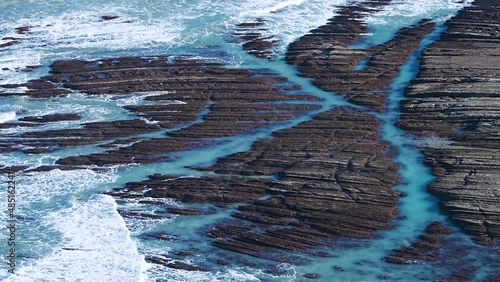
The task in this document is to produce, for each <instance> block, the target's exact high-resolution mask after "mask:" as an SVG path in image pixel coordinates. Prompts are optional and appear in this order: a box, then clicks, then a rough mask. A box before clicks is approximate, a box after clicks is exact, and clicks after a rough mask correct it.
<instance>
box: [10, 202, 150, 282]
mask: <svg viewBox="0 0 500 282" xmlns="http://www.w3.org/2000/svg"><path fill="white" fill-rule="evenodd" d="M43 221H44V222H43V224H45V225H47V226H52V228H53V229H55V230H57V231H59V232H60V233H61V235H62V238H63V242H61V243H60V244H59V245H58V246H54V251H53V252H52V253H51V254H49V255H47V256H45V257H43V258H41V259H39V260H36V261H34V262H30V263H29V264H28V265H26V266H23V267H21V268H20V269H19V270H18V271H17V274H16V275H14V276H12V277H10V278H8V279H6V281H131V282H132V281H134V282H136V281H144V279H145V276H144V274H143V273H144V271H146V268H147V264H146V262H145V261H144V257H143V256H142V255H140V254H139V253H138V251H137V248H136V244H135V242H134V241H132V240H131V238H130V233H129V231H128V229H127V228H126V226H125V222H124V221H123V219H122V218H121V216H120V215H119V214H118V212H117V211H116V203H115V201H114V200H113V198H112V197H110V196H106V195H98V196H96V197H94V198H93V199H91V200H89V201H88V202H79V201H76V200H74V201H73V203H72V206H71V207H70V208H67V209H63V210H59V211H57V212H53V213H50V214H49V215H47V216H46V217H44V219H43Z"/></svg>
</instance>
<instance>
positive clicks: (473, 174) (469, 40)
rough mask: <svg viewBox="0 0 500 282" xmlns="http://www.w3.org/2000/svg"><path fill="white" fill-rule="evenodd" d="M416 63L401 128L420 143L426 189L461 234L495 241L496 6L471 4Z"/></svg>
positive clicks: (498, 215) (498, 217)
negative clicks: (430, 178)
mask: <svg viewBox="0 0 500 282" xmlns="http://www.w3.org/2000/svg"><path fill="white" fill-rule="evenodd" d="M474 4H475V5H474V6H470V7H467V8H465V9H464V10H462V11H460V12H459V13H458V14H457V15H456V16H455V17H453V18H452V19H450V20H449V21H448V22H447V23H446V25H447V26H448V30H447V31H446V32H445V33H444V34H443V35H442V36H441V38H440V39H439V40H438V41H436V42H435V43H434V44H432V45H431V46H430V47H429V48H427V49H426V50H425V51H424V52H423V54H422V57H421V68H420V72H419V74H418V76H417V78H416V79H414V80H413V81H412V82H411V85H410V86H409V87H408V88H407V89H406V94H405V95H406V99H405V100H404V101H402V103H401V111H402V114H401V122H400V126H401V127H402V128H403V129H404V130H406V131H407V132H409V133H411V134H414V135H416V136H418V137H419V138H422V139H423V141H422V142H420V145H421V147H422V149H423V153H424V155H425V162H426V163H427V164H428V165H429V166H431V167H432V168H433V173H434V175H436V176H437V177H438V180H437V181H436V182H434V183H432V184H431V185H430V186H429V190H430V191H431V192H432V193H433V194H434V195H436V196H438V197H439V199H440V200H441V205H442V207H443V208H444V210H446V211H447V212H448V213H449V214H450V215H451V217H452V219H453V220H454V221H455V222H456V223H457V224H458V225H459V226H461V227H462V228H463V229H464V230H465V231H466V232H467V233H469V234H470V235H472V236H473V237H474V238H475V239H476V240H477V241H478V242H480V243H483V244H488V243H489V242H490V241H491V240H497V239H498V238H499V237H500V202H499V200H498V199H499V196H500V135H499V132H500V114H499V113H500V94H499V89H500V81H499V80H498V77H500V56H499V55H498V54H500V24H499V23H500V3H499V2H498V1H488V0H477V1H475V3H474Z"/></svg>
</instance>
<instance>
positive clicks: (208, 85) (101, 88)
mask: <svg viewBox="0 0 500 282" xmlns="http://www.w3.org/2000/svg"><path fill="white" fill-rule="evenodd" d="M51 72H52V73H53V75H51V76H49V77H45V78H42V79H39V80H36V81H30V82H28V83H26V84H23V85H3V87H4V88H7V89H9V88H15V87H20V86H24V87H27V88H28V91H26V92H25V93H14V94H12V95H24V96H29V97H31V98H41V97H43V98H45V97H53V96H54V95H55V96H58V95H59V94H60V93H61V92H64V93H71V92H72V91H79V92H84V93H86V94H88V95H103V94H104V95H112V96H113V97H116V99H119V98H120V97H123V96H125V97H129V95H145V96H144V97H145V98H144V99H145V103H139V104H136V105H126V106H124V108H125V109H127V110H128V111H130V112H131V113H133V114H135V115H137V116H139V117H140V118H141V119H133V120H120V121H112V122H95V123H84V124H82V128H78V129H68V130H50V131H36V132H27V133H25V134H22V135H12V136H9V139H7V140H6V141H5V142H6V143H5V146H6V148H8V149H6V150H15V147H13V144H15V145H18V146H19V145H22V146H23V147H26V146H29V147H30V148H29V149H24V150H23V151H25V152H27V153H33V154H35V153H45V152H48V151H54V150H58V149H61V148H65V147H72V146H81V145H92V144H96V145H105V144H103V143H104V142H108V143H109V141H111V140H113V139H115V138H127V139H129V141H126V140H121V141H119V143H120V142H122V144H125V145H127V143H128V146H119V145H120V144H116V145H117V146H111V147H118V150H109V151H107V152H105V153H100V154H95V155H90V156H80V157H70V158H67V159H63V160H60V161H59V164H61V165H72V166H73V165H91V164H95V165H100V166H103V165H116V164H124V163H134V162H143V163H151V162H159V161H164V160H167V159H169V156H168V154H169V153H172V152H178V151H183V150H188V149H192V148H196V147H200V146H203V142H204V141H203V140H204V139H208V138H217V137H229V136H233V135H236V134H240V133H243V132H245V131H248V130H251V129H256V128H262V127H267V126H271V125H272V124H275V123H279V122H281V121H286V120H289V119H290V118H293V117H296V116H300V115H303V114H304V113H305V112H307V111H310V110H313V109H316V108H318V107H319V106H317V105H314V104H310V103H309V102H304V103H296V104H286V103H282V102H286V101H292V100H295V101H297V100H306V101H311V102H312V101H317V100H318V99H317V98H314V97H311V96H305V95H282V94H281V93H282V92H283V91H288V90H297V89H298V87H297V86H296V85H292V84H287V81H286V79H284V78H281V77H278V76H276V75H275V74H273V73H270V72H269V71H266V70H255V71H251V70H241V69H227V68H224V67H223V66H222V65H221V64H218V63H207V62H201V61H197V60H189V59H182V58H180V59H178V60H176V61H169V59H168V58H167V57H154V58H139V57H130V58H119V59H118V58H117V59H105V60H98V61H57V62H55V63H54V64H53V65H52V71H51ZM276 83H281V84H282V85H279V86H278V85H275V84H276ZM61 84H62V85H63V87H62V88H58V87H59V85H61ZM69 89H71V90H69ZM40 91H42V92H43V93H45V94H47V95H41V94H40ZM145 93H146V94H147V95H146V94H145ZM4 94H5V93H4ZM5 95H8V94H5ZM58 118H59V119H65V120H69V119H73V118H76V116H67V115H66V116H46V117H28V118H24V119H23V121H38V122H48V121H53V120H55V119H58ZM18 124H20V123H18ZM164 129H175V130H174V131H173V132H171V133H169V134H168V136H166V135H165V137H163V138H153V139H151V138H142V140H140V139H141V138H140V137H139V140H138V138H137V136H138V135H141V134H145V133H152V132H158V131H161V130H164ZM163 135H164V134H163ZM104 147H106V146H104Z"/></svg>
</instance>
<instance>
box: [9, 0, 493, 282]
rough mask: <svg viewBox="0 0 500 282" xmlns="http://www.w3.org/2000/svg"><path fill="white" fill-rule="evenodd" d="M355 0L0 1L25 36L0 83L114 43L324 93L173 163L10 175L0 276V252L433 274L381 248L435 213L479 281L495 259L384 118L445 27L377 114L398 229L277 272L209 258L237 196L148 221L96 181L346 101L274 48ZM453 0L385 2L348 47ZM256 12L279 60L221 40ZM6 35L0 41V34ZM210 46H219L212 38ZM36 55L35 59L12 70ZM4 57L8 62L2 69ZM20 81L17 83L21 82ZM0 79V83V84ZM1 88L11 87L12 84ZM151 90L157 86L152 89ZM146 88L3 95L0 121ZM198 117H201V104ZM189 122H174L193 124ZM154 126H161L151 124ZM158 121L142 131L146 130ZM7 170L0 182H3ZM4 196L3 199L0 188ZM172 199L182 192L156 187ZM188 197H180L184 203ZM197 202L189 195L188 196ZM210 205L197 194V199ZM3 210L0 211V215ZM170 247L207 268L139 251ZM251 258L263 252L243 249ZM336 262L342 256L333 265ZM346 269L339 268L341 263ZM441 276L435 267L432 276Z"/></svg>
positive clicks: (71, 271)
mask: <svg viewBox="0 0 500 282" xmlns="http://www.w3.org/2000/svg"><path fill="white" fill-rule="evenodd" d="M355 2H359V1H347V0H332V1H316V0H290V1H278V0H258V1H249V0H242V1H228V0H221V1H209V0H178V1H173V0H171V1H167V0H154V1H153V0H147V1H142V0H141V1H139V0H127V1H123V0H118V1H105V0H90V1H74V0H50V1H32V0H29V1H28V0H23V1H14V0H4V1H2V2H1V3H0V39H1V38H5V37H12V36H13V37H21V38H23V40H22V41H21V42H20V43H17V44H14V45H12V46H10V47H8V48H4V49H0V79H1V80H0V84H4V83H22V82H26V81H28V80H30V79H36V78H39V77H41V76H43V75H46V74H47V73H48V71H49V65H50V64H51V62H53V61H55V60H60V59H83V60H89V59H98V58H106V57H117V56H156V55H169V56H176V55H184V54H188V55H191V56H194V57H200V58H204V59H211V60H218V61H222V62H225V63H227V64H228V66H229V67H234V68H263V67H264V68H269V69H271V70H273V71H275V72H277V73H278V74H280V75H282V76H284V77H287V78H288V79H289V80H290V81H292V82H295V83H297V84H299V85H301V86H302V87H303V89H304V92H306V93H308V94H309V95H314V96H317V97H321V98H323V99H324V100H323V101H321V102H319V104H320V105H321V108H320V109H318V110H314V111H311V112H309V113H307V114H304V115H303V116H300V117H297V118H293V119H291V120H289V121H287V122H284V123H281V124H278V125H275V126H272V127H268V128H262V129H259V130H255V131H252V132H251V134H245V135H238V136H233V137H228V138H222V139H220V140H219V141H220V142H217V143H216V145H213V146H211V147H208V148H203V149H199V150H193V151H186V152H180V153H178V154H176V156H177V158H176V159H175V160H174V161H171V162H165V163H158V164H148V165H127V166H116V167H112V168H109V169H106V170H99V171H98V172H97V171H94V170H91V169H82V170H74V171H60V170H54V171H50V172H36V173H24V174H20V175H18V176H17V179H16V181H17V183H16V186H17V187H16V188H17V192H18V194H17V202H18V204H19V207H18V210H17V212H16V214H17V217H18V227H19V228H18V231H17V234H18V238H17V251H18V255H19V256H18V266H17V269H16V270H17V274H16V275H13V276H12V275H9V274H8V272H7V270H8V267H7V266H6V264H4V263H2V264H0V279H3V280H5V281H303V280H305V278H303V277H302V275H303V274H305V273H309V272H314V273H318V274H320V275H321V277H322V278H321V279H320V280H319V281H378V280H390V281H392V280H397V281H413V280H417V279H420V278H425V279H431V280H434V279H436V278H437V277H443V276H444V277H445V276H446V274H447V273H449V272H450V271H451V270H452V269H446V268H444V267H443V268H434V267H432V265H430V264H425V263H416V264H413V265H411V266H396V265H388V264H386V263H385V262H383V261H382V260H381V258H383V257H384V256H385V255H387V254H388V252H389V251H390V250H391V249H394V248H398V247H401V246H407V245H410V244H411V243H412V242H414V241H415V239H416V238H417V237H418V235H419V234H420V233H421V231H423V230H424V229H425V227H426V226H427V225H428V224H429V223H430V222H432V221H436V220H441V221H444V222H446V224H447V225H449V226H450V227H451V228H453V229H454V230H455V231H456V232H455V235H453V240H454V241H456V244H457V245H458V246H462V247H466V248H468V250H470V251H469V252H468V253H467V254H464V256H463V257H462V258H461V259H462V260H463V261H464V262H468V263H470V264H471V265H476V266H477V267H478V271H477V273H476V274H475V277H474V279H475V280H476V281H481V280H483V279H484V277H486V275H488V274H490V273H492V272H494V270H495V269H494V265H493V264H492V263H491V261H492V260H491V257H489V256H491V254H489V252H487V251H486V250H485V249H484V248H481V247H479V246H476V245H474V244H473V243H472V242H471V241H470V240H469V239H468V238H467V237H466V236H465V235H463V234H462V233H461V232H460V231H459V230H458V229H456V228H455V227H453V226H452V225H450V224H449V222H448V219H447V217H446V216H445V215H443V214H441V213H440V212H439V210H438V208H437V201H436V199H435V198H433V197H431V196H430V195H429V194H428V193H427V192H426V188H425V187H426V185H427V184H428V183H429V182H430V181H432V180H433V178H432V176H431V174H430V173H429V170H428V169H427V168H426V167H425V166H423V164H422V156H421V155H420V153H419V151H418V150H417V149H415V148H414V147H412V146H411V140H410V139H408V138H407V137H406V136H405V135H404V133H403V132H401V131H400V130H399V129H398V128H397V127H395V126H394V123H395V122H396V121H397V119H398V116H399V109H398V104H399V101H400V99H401V98H402V93H403V89H404V87H405V86H406V85H407V84H408V83H409V80H410V79H411V78H413V77H414V76H415V75H416V72H417V70H418V55H419V52H420V51H421V50H422V49H423V48H425V47H426V46H428V44H430V43H431V42H433V41H434V40H436V39H437V38H438V36H439V33H440V32H442V31H443V30H444V27H443V26H441V25H438V28H437V29H436V31H435V32H434V33H433V34H431V35H429V36H427V37H426V38H425V39H424V40H423V41H422V43H421V49H420V50H419V51H417V52H416V53H415V54H414V55H413V56H412V58H411V59H410V60H409V61H408V62H407V63H406V64H405V65H404V66H403V67H402V68H401V72H400V74H399V76H398V77H397V78H396V79H395V80H394V82H393V85H392V87H391V89H390V91H389V97H390V99H389V100H390V101H389V111H388V112H387V113H384V114H376V113H373V115H376V116H377V117H379V118H380V120H381V121H382V122H383V128H382V133H383V138H384V139H385V140H387V141H389V142H391V143H392V144H393V145H394V146H396V147H397V148H398V153H399V154H398V157H397V159H396V161H397V162H398V163H400V164H401V166H402V168H401V171H400V173H401V176H402V179H403V180H404V181H403V184H401V185H400V186H398V187H396V188H395V189H400V190H402V191H405V192H407V193H408V197H406V198H403V199H401V201H400V210H401V215H402V216H404V217H405V218H406V219H405V220H401V221H397V222H395V225H396V228H395V229H392V230H387V231H383V232H380V234H379V236H378V237H377V238H376V239H374V240H366V241H360V240H358V241H357V243H358V244H359V246H358V247H356V248H349V249H347V248H341V249H334V250H333V252H334V253H335V256H334V257H332V258H315V257H306V258H307V259H308V260H309V261H310V262H309V263H308V264H306V265H302V266H296V265H290V264H279V265H274V266H273V267H274V268H275V269H277V270H279V271H278V272H279V274H273V275H272V274H269V273H266V272H265V271H264V270H263V269H254V268H251V267H245V266H227V267H218V268H215V266H213V265H211V264H210V261H211V259H214V258H215V255H216V254H215V253H214V249H213V247H211V246H210V242H209V240H208V239H207V238H206V237H205V236H204V235H202V234H201V233H202V232H201V231H203V230H205V229H206V228H209V226H210V224H211V223H214V222H216V221H218V220H221V219H224V218H230V214H231V212H232V211H234V209H236V208H237V206H233V207H231V208H229V209H224V210H221V209H218V210H217V212H216V213H214V214H213V215H207V216H205V215H204V216H199V217H177V216H168V217H166V218H164V219H158V220H146V221H145V220H140V219H133V218H132V219H131V218H123V217H122V216H120V214H119V213H118V211H121V210H133V211H142V212H150V213H153V212H156V211H157V210H155V209H156V208H155V207H154V206H151V205H144V204H141V203H138V202H134V201H128V202H118V203H117V202H116V201H115V200H114V199H113V198H111V197H109V196H105V195H102V194H101V192H104V191H107V190H109V189H111V188H115V187H120V186H121V185H123V184H124V183H126V182H129V181H139V180H142V179H144V178H146V177H147V176H148V175H150V174H153V173H168V174H173V175H179V176H195V175H202V174H203V173H202V172H198V171H193V170H191V169H189V168H187V167H188V166H194V165H208V164H211V163H213V162H214V161H215V160H216V159H217V158H220V157H223V156H227V155H229V154H232V153H235V152H242V151H245V150H248V149H249V148H250V147H251V146H252V144H253V143H254V142H255V141H256V140H259V139H262V138H268V137H270V135H271V133H272V132H274V131H277V130H280V129H285V128H290V127H292V126H295V125H297V124H299V123H301V122H304V121H308V120H310V119H311V118H312V117H313V116H314V115H316V114H318V113H320V112H323V111H326V110H329V109H332V108H335V107H338V106H343V105H348V103H347V102H346V101H344V100H343V99H342V98H341V97H339V96H335V95H332V93H327V92H324V91H322V90H320V89H318V88H316V87H314V86H313V85H312V84H311V83H310V81H309V80H308V79H305V78H302V77H300V76H298V75H297V73H296V70H295V69H294V68H293V67H291V66H288V65H287V64H286V63H284V61H283V57H284V52H285V51H286V48H287V45H288V44H289V43H291V42H293V41H294V40H296V39H297V38H298V37H300V36H301V35H303V34H305V33H307V32H308V31H309V30H310V29H313V28H315V27H318V26H320V25H322V24H324V23H326V21H327V20H328V19H329V18H330V17H332V16H333V15H335V12H336V11H337V9H338V7H339V6H341V5H345V4H347V3H355ZM458 2H460V1H452V0H417V1H394V3H393V4H392V5H389V6H387V7H385V8H384V9H383V10H382V11H381V12H379V13H376V14H374V15H371V16H368V17H367V23H368V24H369V27H370V33H368V34H366V35H365V36H364V37H363V39H362V40H360V42H358V43H357V44H354V45H353V46H351V48H363V47H368V46H373V45H376V44H380V43H383V42H385V41H387V40H389V39H390V38H391V37H392V36H393V35H394V33H395V32H396V31H397V30H398V29H399V28H401V27H405V26H409V25H411V24H414V23H416V22H418V21H419V20H421V19H424V18H430V19H433V20H435V21H436V22H438V23H439V24H441V23H443V22H444V20H446V19H447V18H449V17H451V16H452V15H453V14H454V13H456V11H458V10H459V9H461V8H462V7H464V6H465V5H469V4H470V2H471V1H467V3H458ZM104 15H118V16H120V18H119V19H117V20H113V21H101V20H100V17H101V16H104ZM255 18H263V19H265V20H266V21H267V24H268V26H269V30H268V31H266V34H268V35H274V36H276V38H278V39H279V40H280V42H279V44H278V46H277V47H276V49H275V51H276V52H277V54H278V59H277V60H276V61H267V60H262V59H257V58H254V57H252V56H250V55H248V54H246V53H245V52H244V51H243V50H242V48H241V46H239V45H238V44H236V43H230V42H228V40H226V39H227V38H228V36H230V33H231V32H232V31H233V27H234V25H235V24H237V23H241V22H246V21H253V20H254V19H255ZM26 25H29V26H32V28H31V32H30V33H29V34H25V35H18V34H15V33H14V28H15V27H20V26H26ZM7 42H8V40H0V44H3V43H7ZM214 46H217V47H214ZM33 65H41V67H40V68H39V69H36V70H35V71H33V72H22V71H20V70H22V69H24V68H26V67H27V66H33ZM3 68H7V69H8V70H1V69H3ZM25 90H26V89H22V88H19V89H16V90H15V91H18V92H20V93H22V92H23V91H25ZM0 91H1V90H0ZM9 91H11V90H9ZM156 94H158V93H156ZM148 95H155V93H133V94H131V95H127V96H125V97H121V98H119V99H112V98H110V97H99V96H96V97H87V96H85V95H83V94H78V93H74V94H71V95H69V96H68V97H63V98H52V99H47V100H32V99H28V98H25V97H15V98H12V97H7V98H6V97H1V98H0V100H1V103H0V123H4V122H9V121H15V120H17V119H19V118H22V117H24V116H31V115H45V114H54V113H61V112H64V113H67V112H72V113H79V114H81V115H82V120H83V121H84V122H94V121H111V120H116V119H134V118H135V116H134V115H132V114H131V113H129V112H128V111H126V110H124V109H123V108H122V107H121V106H123V105H133V104H141V103H146V102H145V101H143V98H144V97H146V96H148ZM197 122H203V116H200V118H199V120H198V121H197ZM189 125H190V124H186V125H182V126H189ZM79 126H80V123H79V122H71V121H69V122H58V123H55V124H50V125H45V126H43V127H40V128H37V129H18V128H14V129H2V130H0V134H1V135H2V136H5V135H15V134H21V133H22V132H26V131H27V130H47V129H65V128H78V127H79ZM155 134H163V132H162V133H155ZM155 134H150V135H145V137H149V138H151V137H155ZM102 150H103V149H102V148H99V147H97V146H83V147H78V148H70V149H65V150H62V151H58V152H54V153H49V154H44V155H24V154H20V153H8V154H0V164H2V165H28V166H31V167H36V166H39V165H49V164H53V163H55V161H57V159H59V158H63V157H67V156H76V155H81V154H90V153H95V152H100V151H102ZM6 181H7V178H6V175H1V176H0V183H6ZM0 199H7V194H6V191H5V189H3V188H2V189H0ZM165 201H166V202H167V203H169V204H171V205H179V206H182V204H180V203H176V202H175V201H172V200H169V199H166V200H165ZM6 204H7V201H6V200H0V209H1V210H2V211H6ZM184 206H187V205H184ZM194 206H196V205H194ZM203 207H204V208H206V206H203ZM7 217H8V214H7V213H5V212H1V213H0V220H1V221H2V222H6V220H7ZM154 231H165V232H168V233H172V234H176V235H177V236H178V240H176V241H172V242H170V241H159V240H148V239H147V238H146V237H145V236H144V234H145V233H148V232H154ZM7 237H8V230H7V229H6V228H5V225H4V224H2V225H1V226H0V242H6V241H7ZM178 250H196V255H195V256H193V257H188V258H185V259H183V261H185V262H187V263H194V264H202V265H203V264H205V265H208V266H212V267H214V269H216V270H215V271H213V272H188V271H184V270H175V269H168V268H167V269H166V268H162V267H159V266H157V265H153V264H149V263H147V262H146V260H145V256H147V255H161V254H167V255H169V254H171V253H172V252H174V251H178ZM0 253H1V254H2V255H3V254H7V246H6V244H4V243H2V244H0ZM247 260H249V261H259V260H258V259H255V258H247ZM335 266H338V267H335ZM339 269H342V270H343V271H339ZM439 275H442V276H439Z"/></svg>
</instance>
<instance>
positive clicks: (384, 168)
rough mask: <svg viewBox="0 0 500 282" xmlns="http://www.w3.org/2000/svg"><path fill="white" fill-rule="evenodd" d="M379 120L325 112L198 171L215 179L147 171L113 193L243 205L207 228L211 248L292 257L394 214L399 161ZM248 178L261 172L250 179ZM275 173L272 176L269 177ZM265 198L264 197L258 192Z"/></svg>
mask: <svg viewBox="0 0 500 282" xmlns="http://www.w3.org/2000/svg"><path fill="white" fill-rule="evenodd" d="M378 127H379V121H378V120H377V119H376V118H374V117H372V116H370V115H367V114H363V113H361V112H360V111H358V110H355V109H353V108H342V109H337V110H334V111H330V112H326V113H323V114H320V115H319V116H317V117H316V118H315V119H314V120H311V121H308V122H304V123H302V124H300V125H298V126H296V127H294V128H291V129H286V130H280V131H278V132H275V133H274V134H273V138H270V139H264V140H261V141H258V142H256V143H255V144H254V146H253V149H252V150H250V151H248V152H243V153H238V154H234V155H231V156H229V157H227V158H224V159H221V160H219V161H218V162H217V163H216V164H215V165H213V166H212V167H209V168H203V170H209V171H215V172H216V173H219V174H223V176H222V175H220V176H214V177H200V178H176V177H172V176H167V175H153V176H151V177H150V179H148V180H145V181H141V182H135V183H128V184H127V185H126V186H125V187H124V189H115V190H113V191H112V192H111V193H110V194H111V195H113V196H115V197H122V198H128V197H137V195H138V194H140V193H144V197H153V198H174V199H177V200H180V201H182V202H186V203H213V204H217V205H219V206H223V205H224V204H231V203H245V204H244V205H241V206H240V207H239V209H238V211H237V212H236V213H234V214H233V215H232V216H233V217H234V220H233V221H232V222H221V223H219V224H217V225H216V226H215V228H211V229H210V230H209V231H208V233H207V234H208V236H210V237H213V238H215V239H216V240H215V242H214V243H213V244H214V245H215V246H217V247H219V248H222V249H226V250H230V251H234V252H238V253H242V254H247V255H251V256H256V257H261V258H266V259H271V260H277V261H282V262H291V261H294V258H293V257H290V256H289V255H284V254H281V251H301V252H309V251H310V250H311V249H312V248H314V247H319V246H325V245H330V243H328V240H329V239H335V238H372V237H373V236H374V231H377V230H381V229H386V228H391V225H390V222H391V221H392V220H393V219H394V218H395V216H396V214H397V210H396V204H397V200H398V197H399V192H397V191H393V190H391V187H393V186H394V185H396V184H398V183H399V178H398V166H397V165H396V164H394V163H393V161H392V160H391V159H390V157H389V156H388V155H387V153H386V150H387V149H388V148H389V144H388V143H385V142H381V141H380V134H379V133H378V132H377V131H376V129H377V128H378ZM248 176H266V178H253V177H248ZM272 176H275V178H277V179H274V180H273V179H272ZM264 196H266V197H264Z"/></svg>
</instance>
